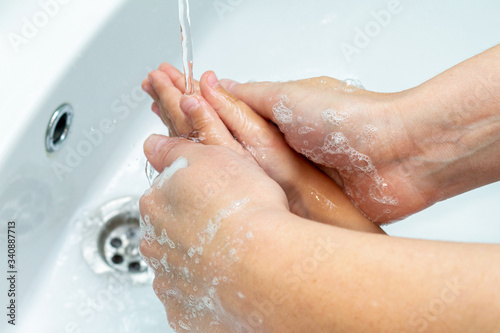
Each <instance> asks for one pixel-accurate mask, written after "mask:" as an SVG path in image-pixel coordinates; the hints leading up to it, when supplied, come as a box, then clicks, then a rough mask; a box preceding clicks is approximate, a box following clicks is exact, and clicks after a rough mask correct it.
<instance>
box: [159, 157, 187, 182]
mask: <svg viewBox="0 0 500 333" xmlns="http://www.w3.org/2000/svg"><path fill="white" fill-rule="evenodd" d="M187 166H188V161H187V159H186V158H184V157H179V158H178V159H176V160H175V161H174V163H172V165H170V167H168V168H165V170H163V172H162V173H161V174H160V176H159V177H158V184H157V185H156V188H157V189H160V188H161V187H162V186H163V184H164V183H165V181H166V180H167V179H169V178H171V177H172V176H173V175H174V174H175V173H176V172H177V171H179V170H180V169H185V168H187Z"/></svg>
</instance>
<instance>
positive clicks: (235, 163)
mask: <svg viewBox="0 0 500 333" xmlns="http://www.w3.org/2000/svg"><path fill="white" fill-rule="evenodd" d="M145 153H146V156H147V158H148V160H149V161H150V163H151V164H152V165H153V167H154V168H155V169H156V170H164V171H163V172H162V173H161V174H160V175H159V176H158V177H157V178H156V180H155V182H154V183H153V185H152V187H151V189H149V190H148V191H146V193H145V194H144V196H143V197H142V198H141V202H140V209H141V216H142V221H141V227H142V230H143V234H144V236H143V240H142V242H141V247H140V250H141V253H142V255H143V256H144V257H145V260H146V261H147V262H148V264H149V265H150V266H151V267H152V268H153V269H154V271H155V280H154V284H153V288H154V290H155V292H156V294H157V295H158V297H159V299H160V300H161V301H162V303H163V304H164V305H165V308H166V310H167V313H168V319H169V323H170V325H171V326H172V327H173V328H174V329H175V330H176V331H177V330H178V331H187V330H191V331H203V332H207V328H209V327H212V328H213V331H214V332H215V331H216V332H238V331H239V330H240V327H239V326H238V325H239V324H238V320H237V319H235V318H233V317H232V315H231V313H230V312H229V311H227V309H226V308H227V306H228V305H227V304H230V303H238V300H239V298H240V297H242V295H241V294H238V291H239V289H237V288H236V287H235V286H237V285H238V279H239V273H240V272H243V271H244V270H245V267H246V265H247V263H246V262H245V257H246V253H247V251H248V250H249V249H251V248H252V247H255V246H257V239H258V238H257V237H255V238H254V236H256V234H258V233H259V232H262V230H263V228H265V226H261V225H259V218H258V215H259V214H260V212H266V214H267V215H269V213H270V212H285V213H287V211H288V206H287V200H286V196H285V194H284V192H283V191H282V189H281V188H280V187H279V186H278V184H276V183H275V182H274V181H272V179H270V178H269V177H268V176H267V175H266V173H265V172H264V171H263V170H262V169H261V168H260V167H259V166H258V165H257V163H255V162H254V161H253V160H252V159H250V158H244V157H242V156H240V155H238V154H237V153H235V152H233V151H232V150H230V149H228V148H225V147H216V146H204V145H201V144H196V143H193V142H189V141H187V140H185V139H179V138H175V139H174V138H167V137H163V136H157V135H154V136H151V137H150V138H149V139H148V140H147V141H146V143H145ZM288 214H289V213H288Z"/></svg>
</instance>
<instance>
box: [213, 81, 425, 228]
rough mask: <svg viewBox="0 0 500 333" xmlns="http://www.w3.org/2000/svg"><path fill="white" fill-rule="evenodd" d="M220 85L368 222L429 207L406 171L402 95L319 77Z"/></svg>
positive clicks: (408, 145)
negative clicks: (330, 182)
mask: <svg viewBox="0 0 500 333" xmlns="http://www.w3.org/2000/svg"><path fill="white" fill-rule="evenodd" d="M221 85H222V86H223V87H224V88H225V89H227V90H228V91H229V92H230V93H232V94H234V95H235V96H236V97H237V98H239V99H241V100H243V101H244V102H245V103H247V104H248V105H249V106H250V107H251V108H252V109H254V110H255V111H256V112H258V113H259V114H260V115H262V116H263V117H265V118H267V119H269V120H272V121H273V122H274V123H275V124H277V125H278V127H279V128H280V130H281V131H282V132H283V133H284V134H285V137H286V139H287V142H288V143H289V145H290V146H291V147H292V148H293V149H295V151H297V152H298V153H301V154H302V155H304V156H306V157H307V158H308V159H309V160H311V161H312V162H314V163H315V164H316V165H318V166H319V167H320V168H321V169H322V170H323V171H324V172H325V173H327V174H328V175H329V176H330V177H331V178H332V179H334V180H335V181H336V182H337V183H338V184H339V185H340V186H341V187H342V188H343V189H344V191H345V193H346V194H347V195H348V196H349V197H350V198H351V200H352V201H353V202H354V203H355V204H356V205H357V206H358V207H359V208H360V209H361V210H362V211H363V212H364V213H365V214H366V215H367V216H368V217H369V218H370V219H371V220H372V221H375V222H378V223H387V222H390V221H394V220H398V219H401V218H403V217H405V216H407V215H410V214H412V213H415V212H417V211H419V210H421V209H423V208H425V207H427V206H428V205H430V204H431V202H429V200H428V196H427V194H426V193H425V191H423V190H422V188H421V187H420V186H419V185H420V183H421V179H422V178H423V177H424V176H423V175H421V174H418V173H415V174H413V173H410V172H408V170H412V169H414V168H412V166H413V164H412V163H414V161H413V160H412V157H413V156H412V150H413V149H414V146H413V144H414V141H413V140H412V138H411V137H410V136H409V135H408V132H409V131H408V125H407V123H406V122H405V121H404V119H403V117H402V116H401V113H400V109H401V107H402V105H404V103H405V100H404V98H405V96H404V95H405V94H404V93H401V94H379V93H374V92H369V91H366V90H364V89H362V86H361V85H360V83H359V82H358V81H355V80H346V81H342V82H340V81H338V80H335V79H332V78H328V77H320V78H314V79H308V80H302V81H296V82H288V83H269V82H265V83H249V84H238V83H236V82H234V81H230V80H222V81H221Z"/></svg>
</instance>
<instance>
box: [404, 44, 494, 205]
mask: <svg viewBox="0 0 500 333" xmlns="http://www.w3.org/2000/svg"><path fill="white" fill-rule="evenodd" d="M499 65H500V46H496V47H494V48H492V49H490V50H488V51H486V52H484V53H482V54H479V55H477V56H475V57H473V58H471V59H469V60H467V61H465V62H463V63H461V64H459V65H457V66H455V67H453V68H451V69H450V70H448V71H446V72H444V73H442V74H441V75H438V76H437V77H435V78H433V79H432V80H430V81H428V82H426V83H424V84H422V85H421V86H419V87H417V88H415V89H413V90H411V91H410V94H411V97H410V100H411V105H410V106H409V110H408V111H406V112H404V114H403V115H402V116H403V117H406V118H407V121H408V122H413V123H415V124H420V126H413V127H414V128H415V130H414V133H413V137H414V138H415V149H416V151H418V155H417V156H416V157H415V158H414V165H415V168H421V169H422V168H423V169H426V170H428V171H427V172H428V173H429V176H430V177H429V180H431V184H429V186H433V187H434V188H435V189H436V190H438V191H437V192H436V193H434V195H435V198H434V200H435V201H438V200H443V199H447V198H449V197H452V196H455V195H457V194H460V193H463V192H466V191H469V190H472V189H474V188H476V187H480V186H483V185H486V184H489V183H493V182H496V181H498V180H499V179H500V167H499V163H500V144H499V141H500V67H499Z"/></svg>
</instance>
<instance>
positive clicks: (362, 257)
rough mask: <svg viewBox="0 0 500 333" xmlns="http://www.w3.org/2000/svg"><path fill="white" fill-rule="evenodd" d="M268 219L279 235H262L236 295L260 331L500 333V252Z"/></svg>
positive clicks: (242, 314) (248, 321) (242, 313)
mask: <svg viewBox="0 0 500 333" xmlns="http://www.w3.org/2000/svg"><path fill="white" fill-rule="evenodd" d="M268 222H270V223H269V224H268V225H272V227H271V228H272V232H265V231H263V232H261V233H258V232H256V237H262V238H261V239H260V241H259V243H260V244H266V246H260V247H259V248H257V249H255V251H252V252H249V254H248V255H247V256H246V257H245V258H244V260H243V261H242V263H243V264H244V265H243V266H242V268H241V275H240V279H239V280H238V282H237V284H236V286H237V287H235V288H238V291H239V292H242V293H243V294H245V298H244V299H236V298H235V297H233V298H232V301H233V302H234V303H238V304H239V305H238V306H237V307H236V308H238V309H239V310H238V311H239V313H235V314H234V315H235V316H236V317H237V318H238V319H239V321H240V322H243V323H244V325H246V326H247V327H250V328H252V329H253V330H254V331H256V332H261V331H262V332H369V331H384V332H385V331H387V332H401V331H404V332H413V331H416V332H421V331H436V332H439V331H452V332H468V331H481V332H489V331H494V330H495V328H496V329H497V330H498V329H499V328H500V327H498V325H499V323H498V318H500V312H499V311H500V310H499V309H500V296H499V295H500V286H499V285H498V281H499V280H500V270H499V269H498V268H497V267H496V266H494V265H492V263H494V262H498V260H500V246H497V245H471V244H451V243H440V242H429V241H418V240H408V239H396V238H389V237H382V236H380V235H374V234H366V233H358V232H352V231H348V230H343V229H339V228H335V227H330V226H325V225H322V224H318V223H312V222H310V221H305V220H303V219H300V218H297V217H294V216H292V215H286V216H284V215H280V216H274V217H273V221H268ZM266 228H267V227H266ZM257 235H258V236H257ZM276 235H280V237H276ZM394 249H398V250H397V251H395V250H394ZM230 299H231V297H226V298H225V300H226V301H227V300H230ZM495 325H497V326H495Z"/></svg>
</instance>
